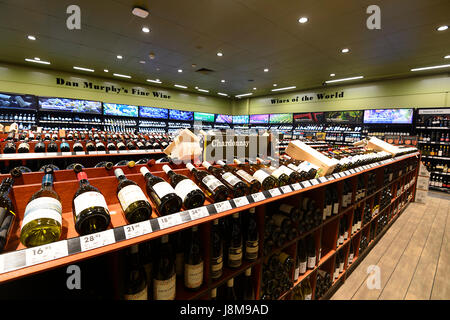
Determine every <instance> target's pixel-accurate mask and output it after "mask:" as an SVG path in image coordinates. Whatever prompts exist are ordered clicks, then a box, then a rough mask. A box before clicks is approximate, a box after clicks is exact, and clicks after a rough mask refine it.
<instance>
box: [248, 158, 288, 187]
mask: <svg viewBox="0 0 450 320" xmlns="http://www.w3.org/2000/svg"><path fill="white" fill-rule="evenodd" d="M249 162H250V163H252V161H251V160H249ZM256 165H258V166H259V168H260V169H265V171H266V172H268V173H270V175H271V176H272V177H275V179H277V181H278V185H279V186H280V187H282V186H285V185H288V184H289V176H288V175H287V174H286V173H284V170H283V168H275V167H274V166H271V165H270V164H269V163H267V164H265V163H264V161H263V160H262V159H260V158H256Z"/></svg>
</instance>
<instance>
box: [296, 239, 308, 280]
mask: <svg viewBox="0 0 450 320" xmlns="http://www.w3.org/2000/svg"><path fill="white" fill-rule="evenodd" d="M297 255H298V257H299V262H298V264H299V267H298V273H299V274H300V275H303V274H305V273H306V270H307V265H308V257H307V253H306V244H305V240H304V239H301V240H300V241H299V242H298V247H297Z"/></svg>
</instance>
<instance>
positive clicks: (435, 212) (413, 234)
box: [331, 191, 450, 300]
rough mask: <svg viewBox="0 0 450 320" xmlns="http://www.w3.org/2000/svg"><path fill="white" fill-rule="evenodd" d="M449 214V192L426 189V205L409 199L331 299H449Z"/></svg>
mask: <svg viewBox="0 0 450 320" xmlns="http://www.w3.org/2000/svg"><path fill="white" fill-rule="evenodd" d="M449 216H450V195H449V194H444V193H441V192H431V191H430V192H428V199H427V203H426V204H419V203H411V204H410V205H409V206H408V208H407V209H406V210H405V211H404V212H403V214H402V215H401V216H400V217H399V218H398V219H397V221H395V222H394V224H393V225H392V226H391V227H390V228H389V230H388V231H387V232H386V233H385V234H384V236H383V237H382V238H381V239H380V241H379V242H378V243H377V244H376V245H375V246H374V247H373V249H372V250H371V251H370V252H369V254H368V255H367V256H366V257H365V258H364V260H363V261H362V262H361V263H360V264H359V265H358V266H357V267H356V269H355V270H354V271H353V272H352V273H351V274H350V276H349V277H348V278H347V279H346V280H345V282H344V284H343V285H342V286H341V287H340V288H339V289H338V290H337V291H336V293H335V294H334V295H333V297H332V298H331V299H333V300H350V299H354V300H376V299H379V300H392V299H395V300H409V299H419V300H430V299H431V300H440V299H446V300H449V299H450V221H449V219H450V218H449ZM371 265H375V266H378V267H379V271H380V273H379V274H380V275H381V276H380V280H381V281H380V282H379V283H380V285H379V288H376V285H375V284H376V282H373V280H374V279H376V278H377V277H376V275H374V274H369V273H370V271H369V273H367V272H368V267H369V266H371ZM371 268H373V267H371ZM369 288H371V289H369Z"/></svg>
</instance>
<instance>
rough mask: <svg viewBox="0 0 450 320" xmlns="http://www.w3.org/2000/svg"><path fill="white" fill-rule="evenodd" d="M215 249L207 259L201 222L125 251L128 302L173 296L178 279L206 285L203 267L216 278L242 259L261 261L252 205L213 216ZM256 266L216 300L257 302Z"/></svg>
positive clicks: (188, 285) (189, 285)
mask: <svg viewBox="0 0 450 320" xmlns="http://www.w3.org/2000/svg"><path fill="white" fill-rule="evenodd" d="M210 227H211V233H210V237H211V248H210V249H209V250H210V252H211V255H210V259H209V261H208V262H207V261H204V254H203V253H204V250H205V248H203V246H204V244H203V241H202V238H201V234H200V228H201V227H199V226H194V227H192V228H190V229H187V230H183V231H179V232H177V233H173V234H170V235H163V236H162V237H161V238H160V239H157V240H153V241H149V242H145V243H142V244H139V245H133V246H132V247H130V248H127V249H125V250H124V251H125V254H126V259H125V264H126V268H124V269H125V273H124V274H125V277H124V280H125V281H124V290H123V298H124V299H127V300H131V299H133V300H147V299H152V300H173V299H175V298H176V294H177V293H176V288H177V282H178V281H180V282H181V283H183V287H184V288H185V289H186V290H189V291H197V290H199V289H200V288H202V286H204V285H205V283H206V281H205V280H206V279H205V267H206V266H209V272H208V274H209V275H210V277H211V279H212V280H213V281H215V280H218V279H220V278H222V276H223V275H224V271H225V270H227V269H228V270H237V269H239V268H242V266H243V264H244V262H245V261H246V262H253V261H256V260H257V259H258V247H259V246H258V241H259V238H258V228H257V219H256V218H255V212H254V209H252V210H250V211H249V212H241V213H235V214H233V215H232V216H228V217H224V218H221V219H215V220H214V221H213V222H212V223H211V225H210ZM251 276H252V268H247V269H246V270H245V273H244V274H242V275H241V276H239V277H238V278H237V279H238V280H239V281H237V283H236V284H237V285H236V286H235V285H234V284H235V283H234V281H233V280H234V278H231V279H229V280H228V281H227V285H226V289H225V290H222V291H227V292H221V290H220V289H219V295H216V293H217V292H216V291H215V290H214V292H212V298H213V299H214V298H218V299H221V298H223V299H225V300H236V299H244V300H254V299H255V288H254V283H253V279H252V277H251Z"/></svg>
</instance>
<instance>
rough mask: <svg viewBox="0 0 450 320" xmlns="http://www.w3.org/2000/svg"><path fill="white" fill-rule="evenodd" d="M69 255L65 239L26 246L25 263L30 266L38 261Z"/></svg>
mask: <svg viewBox="0 0 450 320" xmlns="http://www.w3.org/2000/svg"><path fill="white" fill-rule="evenodd" d="M68 255H69V251H68V247H67V240H62V241H57V242H53V243H49V244H44V245H42V246H38V247H33V248H28V249H27V250H26V251H25V259H26V265H27V266H32V265H35V264H38V263H42V262H46V261H50V260H54V259H59V258H62V257H66V256H68Z"/></svg>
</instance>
